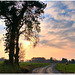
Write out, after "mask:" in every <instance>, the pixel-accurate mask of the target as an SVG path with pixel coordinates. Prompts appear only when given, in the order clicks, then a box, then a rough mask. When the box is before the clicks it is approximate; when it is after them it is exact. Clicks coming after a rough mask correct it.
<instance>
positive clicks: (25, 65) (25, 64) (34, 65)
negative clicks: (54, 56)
mask: <svg viewBox="0 0 75 75" xmlns="http://www.w3.org/2000/svg"><path fill="white" fill-rule="evenodd" d="M47 65H50V63H32V62H23V63H20V66H21V67H22V68H25V69H28V70H29V73H31V72H32V70H33V69H35V68H38V67H44V66H47Z"/></svg>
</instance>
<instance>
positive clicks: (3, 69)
mask: <svg viewBox="0 0 75 75" xmlns="http://www.w3.org/2000/svg"><path fill="white" fill-rule="evenodd" d="M16 72H17V73H18V72H21V69H20V68H19V67H18V66H17V65H15V64H14V65H13V66H12V65H9V64H4V63H3V62H0V73H16Z"/></svg>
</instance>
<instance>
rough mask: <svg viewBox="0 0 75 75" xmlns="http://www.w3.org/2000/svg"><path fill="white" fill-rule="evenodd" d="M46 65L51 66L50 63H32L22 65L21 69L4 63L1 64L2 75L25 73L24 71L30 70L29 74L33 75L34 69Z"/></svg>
mask: <svg viewBox="0 0 75 75" xmlns="http://www.w3.org/2000/svg"><path fill="white" fill-rule="evenodd" d="M46 65H50V63H30V62H23V63H20V68H19V67H18V66H17V65H15V64H14V65H13V66H12V65H9V64H4V62H0V73H23V72H22V69H23V70H24V69H26V70H28V73H31V72H32V70H33V69H34V68H38V67H43V66H46Z"/></svg>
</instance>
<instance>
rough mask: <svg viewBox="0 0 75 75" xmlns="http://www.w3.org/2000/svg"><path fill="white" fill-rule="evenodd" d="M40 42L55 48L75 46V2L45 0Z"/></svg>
mask: <svg viewBox="0 0 75 75" xmlns="http://www.w3.org/2000/svg"><path fill="white" fill-rule="evenodd" d="M41 28H42V29H41V30H42V31H41V33H40V35H41V36H44V37H40V38H41V40H40V44H42V45H46V46H52V47H56V48H75V44H74V43H75V2H74V3H73V1H68V2H67V1H57V2H56V1H52V2H47V8H46V10H45V19H44V20H43V22H41Z"/></svg>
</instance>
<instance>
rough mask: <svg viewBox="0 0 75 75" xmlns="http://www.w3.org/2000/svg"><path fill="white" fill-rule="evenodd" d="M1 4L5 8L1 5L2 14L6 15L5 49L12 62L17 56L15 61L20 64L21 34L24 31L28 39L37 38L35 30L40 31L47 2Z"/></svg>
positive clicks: (2, 15)
mask: <svg viewBox="0 0 75 75" xmlns="http://www.w3.org/2000/svg"><path fill="white" fill-rule="evenodd" d="M0 4H1V7H2V8H4V9H2V8H1V7H0V15H1V17H2V18H4V17H5V24H6V31H7V33H6V39H5V44H6V45H5V46H6V49H5V50H6V52H9V61H10V63H13V57H14V56H15V63H16V64H18V62H19V37H20V34H23V33H24V34H25V39H27V40H31V38H32V37H35V38H37V36H36V35H35V31H36V32H37V33H39V32H40V26H39V24H40V22H39V19H40V18H42V17H41V14H42V13H44V9H45V7H46V4H45V3H43V2H39V1H18V2H16V1H13V2H11V1H5V2H2V1H1V2H0ZM22 28H23V29H22ZM36 43H37V42H36ZM36 43H35V45H36ZM35 45H34V46H35Z"/></svg>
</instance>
